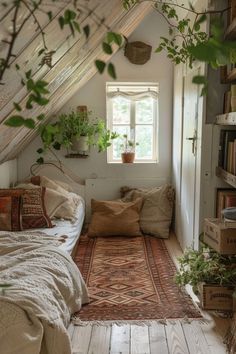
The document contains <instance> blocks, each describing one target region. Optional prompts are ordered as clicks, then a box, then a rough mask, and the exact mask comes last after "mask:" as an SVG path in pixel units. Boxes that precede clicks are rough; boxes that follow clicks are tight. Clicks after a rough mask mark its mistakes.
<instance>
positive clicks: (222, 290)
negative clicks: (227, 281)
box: [198, 283, 235, 311]
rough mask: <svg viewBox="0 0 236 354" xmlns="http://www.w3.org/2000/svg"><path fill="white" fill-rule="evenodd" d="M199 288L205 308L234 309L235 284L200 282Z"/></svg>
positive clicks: (201, 301)
mask: <svg viewBox="0 0 236 354" xmlns="http://www.w3.org/2000/svg"><path fill="white" fill-rule="evenodd" d="M198 288H199V292H200V303H201V307H202V309H203V310H215V311H216V310H217V311H233V309H234V307H235V306H234V298H233V292H234V289H235V288H234V286H231V285H229V286H222V285H217V284H206V283H200V284H199V287H198Z"/></svg>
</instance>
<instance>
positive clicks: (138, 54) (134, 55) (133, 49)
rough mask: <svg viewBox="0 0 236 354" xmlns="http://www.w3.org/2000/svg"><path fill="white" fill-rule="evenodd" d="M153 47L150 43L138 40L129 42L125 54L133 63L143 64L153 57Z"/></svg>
mask: <svg viewBox="0 0 236 354" xmlns="http://www.w3.org/2000/svg"><path fill="white" fill-rule="evenodd" d="M151 51H152V47H151V46H150V45H149V44H146V43H143V42H140V41H136V42H130V43H129V42H127V43H126V45H125V53H124V55H125V56H126V57H127V58H128V59H129V61H130V62H131V63H132V64H137V65H143V64H145V63H146V62H147V61H148V60H149V59H150V57H151Z"/></svg>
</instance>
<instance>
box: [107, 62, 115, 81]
mask: <svg viewBox="0 0 236 354" xmlns="http://www.w3.org/2000/svg"><path fill="white" fill-rule="evenodd" d="M107 71H108V74H109V75H110V76H111V77H112V78H113V79H116V70H115V67H114V65H113V64H112V63H109V64H108V67H107Z"/></svg>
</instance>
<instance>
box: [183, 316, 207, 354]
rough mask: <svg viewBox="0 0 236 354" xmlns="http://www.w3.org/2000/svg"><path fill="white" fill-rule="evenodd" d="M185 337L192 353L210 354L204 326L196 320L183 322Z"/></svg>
mask: <svg viewBox="0 0 236 354" xmlns="http://www.w3.org/2000/svg"><path fill="white" fill-rule="evenodd" d="M182 328H183V331H184V335H185V339H186V342H187V345H188V348H189V352H190V353H191V354H210V350H209V347H208V344H207V342H206V339H205V336H204V334H203V332H202V328H201V326H200V325H199V323H197V322H196V321H193V322H192V323H182Z"/></svg>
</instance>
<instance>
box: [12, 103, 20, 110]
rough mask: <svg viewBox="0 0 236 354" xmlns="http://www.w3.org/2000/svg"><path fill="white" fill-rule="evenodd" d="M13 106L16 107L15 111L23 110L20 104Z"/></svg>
mask: <svg viewBox="0 0 236 354" xmlns="http://www.w3.org/2000/svg"><path fill="white" fill-rule="evenodd" d="M13 106H14V107H15V109H16V110H17V111H18V112H20V111H22V108H21V106H20V105H19V103H16V102H13Z"/></svg>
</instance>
